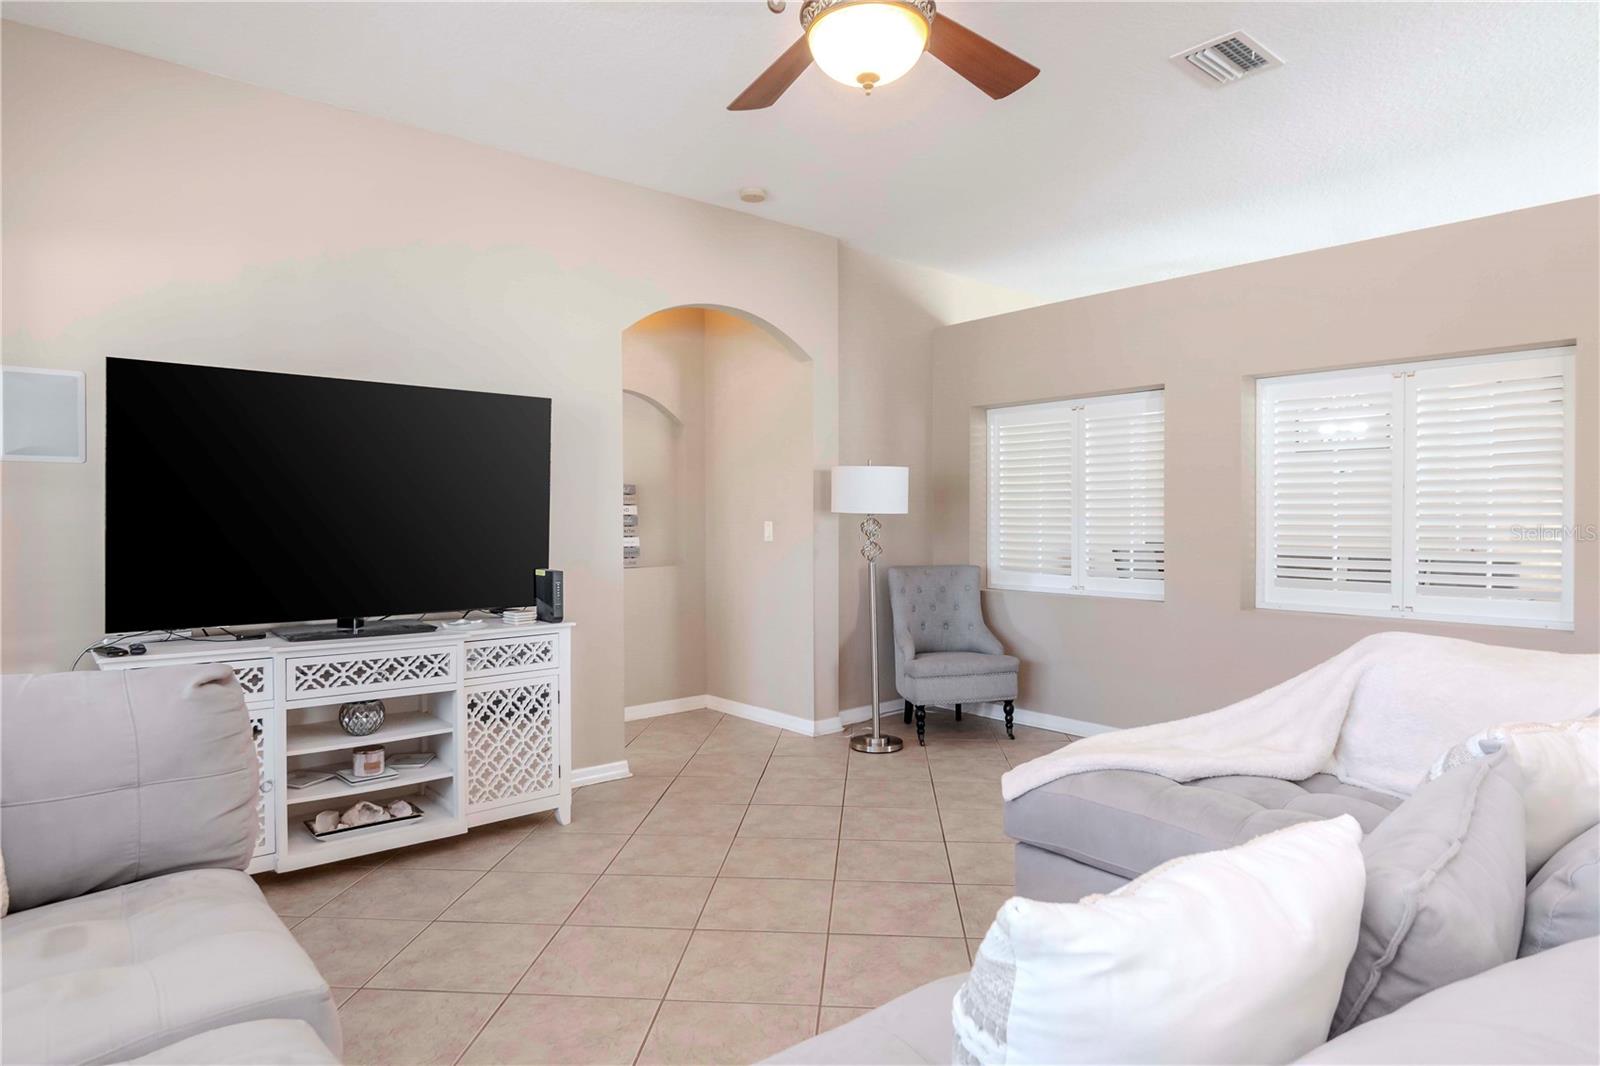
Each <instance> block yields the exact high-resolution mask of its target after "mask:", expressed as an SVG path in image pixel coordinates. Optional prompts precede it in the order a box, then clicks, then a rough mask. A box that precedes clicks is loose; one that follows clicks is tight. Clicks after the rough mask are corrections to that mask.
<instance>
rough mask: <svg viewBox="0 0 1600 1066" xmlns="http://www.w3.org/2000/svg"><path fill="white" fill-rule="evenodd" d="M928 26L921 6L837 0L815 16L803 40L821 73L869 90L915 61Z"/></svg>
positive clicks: (843, 82)
mask: <svg viewBox="0 0 1600 1066" xmlns="http://www.w3.org/2000/svg"><path fill="white" fill-rule="evenodd" d="M928 28H929V27H928V20H927V19H926V18H925V17H924V16H923V15H922V14H921V12H919V11H917V10H915V9H913V8H911V7H908V6H906V5H905V4H897V3H892V2H890V3H871V2H861V3H852V4H840V5H839V6H837V7H833V8H830V9H828V10H827V11H824V12H823V13H822V14H820V15H818V16H817V19H816V21H815V22H813V23H812V24H811V28H810V29H809V30H807V31H806V41H807V43H809V44H810V46H811V58H812V59H814V60H816V63H817V66H819V67H821V68H822V72H823V73H824V74H826V75H827V76H828V77H830V78H832V79H833V80H834V81H836V82H839V83H841V84H844V85H848V86H850V87H852V88H856V87H863V88H866V89H869V90H870V89H872V88H873V87H874V86H878V85H887V84H889V83H890V82H891V81H894V80H895V79H896V78H899V77H900V76H902V75H903V74H905V73H906V71H908V70H910V69H911V68H912V67H914V66H916V65H917V60H918V59H921V58H922V52H923V49H925V48H926V47H927V46H928Z"/></svg>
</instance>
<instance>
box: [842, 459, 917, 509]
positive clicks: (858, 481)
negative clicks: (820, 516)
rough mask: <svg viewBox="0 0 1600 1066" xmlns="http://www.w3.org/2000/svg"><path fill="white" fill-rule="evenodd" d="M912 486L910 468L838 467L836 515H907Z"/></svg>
mask: <svg viewBox="0 0 1600 1066" xmlns="http://www.w3.org/2000/svg"><path fill="white" fill-rule="evenodd" d="M910 482H911V468H910V467H905V466H836V467H834V468H833V513H834V514H905V513H906V511H907V510H908V509H909V508H908V505H907V499H908V497H909V495H910V490H909V486H910Z"/></svg>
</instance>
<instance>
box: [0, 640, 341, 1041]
mask: <svg viewBox="0 0 1600 1066" xmlns="http://www.w3.org/2000/svg"><path fill="white" fill-rule="evenodd" d="M257 778H258V770H257V763H256V757H255V752H254V747H253V745H252V743H251V738H250V727H249V718H248V715H247V714H246V711H245V707H244V697H243V694H242V693H241V692H240V691H239V686H238V683H237V681H236V680H235V679H234V676H233V672H232V671H231V670H229V669H228V668H227V667H225V666H203V667H170V668H154V669H149V670H127V671H116V672H113V673H75V674H53V675H40V676H12V677H7V678H5V679H4V682H3V687H0V853H3V856H4V860H5V875H6V882H7V886H8V888H9V891H10V908H11V910H10V913H9V914H7V915H6V917H5V918H4V919H3V920H0V971H3V989H0V991H3V995H0V1025H3V1037H0V1061H3V1062H4V1063H7V1064H13V1063H14V1064H23V1063H105V1062H124V1061H130V1060H137V1061H139V1062H167V1063H230V1062H239V1063H244V1062H254V1063H263V1062H279V1063H333V1062H337V1056H338V1053H339V1051H340V1050H341V1049H340V1033H339V1018H338V1013H337V1011H336V1009H335V1006H334V1002H333V997H332V994H331V993H330V991H329V989H328V985H327V983H326V982H325V981H324V980H323V979H322V977H321V975H319V974H318V973H317V969H316V966H315V965H313V963H312V962H311V959H310V958H309V957H308V956H307V955H306V953H305V952H304V951H303V950H301V948H300V946H299V944H298V943H297V942H296V941H295V939H294V937H293V936H292V935H291V934H290V933H289V931H288V929H287V928H286V927H285V926H284V924H283V922H282V921H281V920H280V919H279V918H278V916H277V915H276V914H274V913H273V911H272V908H271V907H269V906H268V905H267V902H266V900H265V898H263V896H262V895H261V891H260V889H258V888H257V887H256V885H255V882H253V881H252V880H251V879H250V878H249V877H248V876H246V875H245V873H244V872H243V871H244V868H245V866H246V864H247V863H248V862H249V859H250V853H251V850H252V848H253V846H254V842H255V837H256V813H255V808H256V795H257Z"/></svg>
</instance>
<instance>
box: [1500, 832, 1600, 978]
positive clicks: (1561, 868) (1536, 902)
mask: <svg viewBox="0 0 1600 1066" xmlns="http://www.w3.org/2000/svg"><path fill="white" fill-rule="evenodd" d="M1590 936H1600V825H1597V826H1592V827H1591V828H1589V829H1587V830H1585V831H1584V832H1582V833H1579V834H1578V835H1577V836H1575V837H1573V838H1572V839H1571V840H1569V841H1567V843H1566V846H1565V847H1563V848H1562V849H1561V850H1560V851H1558V852H1556V853H1555V855H1553V856H1552V857H1551V859H1550V861H1549V862H1547V863H1545V864H1544V866H1542V867H1541V868H1540V869H1539V872H1538V873H1536V874H1534V875H1533V880H1532V881H1529V882H1528V904H1527V914H1526V915H1524V917H1523V919H1522V947H1521V948H1520V949H1519V950H1518V951H1517V954H1518V955H1519V956H1521V955H1533V954H1536V953H1537V952H1540V951H1544V950H1545V949H1547V948H1558V947H1560V946H1561V945H1562V944H1570V943H1571V942H1572V941H1574V940H1582V939H1583V938H1584V937H1590Z"/></svg>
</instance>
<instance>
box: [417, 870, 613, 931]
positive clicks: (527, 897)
mask: <svg viewBox="0 0 1600 1066" xmlns="http://www.w3.org/2000/svg"><path fill="white" fill-rule="evenodd" d="M594 880H595V879H594V875H593V874H530V873H521V872H519V871H516V870H490V871H489V872H488V873H486V874H484V875H483V878H482V880H480V881H479V882H478V883H477V884H475V885H473V886H472V887H471V888H469V889H468V890H467V892H466V894H465V895H464V896H462V897H461V898H460V899H458V900H456V901H455V902H454V903H452V904H451V905H450V907H449V909H448V910H446V911H445V912H444V914H442V915H441V916H440V917H441V918H442V919H443V920H445V921H453V922H528V923H531V924H535V925H559V924H560V923H561V922H563V921H565V920H566V917H567V915H568V914H570V913H572V908H574V907H576V906H577V905H578V901H579V900H580V899H582V898H583V895H584V893H585V892H587V891H589V886H590V885H592V884H594Z"/></svg>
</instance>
